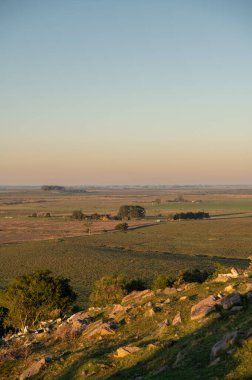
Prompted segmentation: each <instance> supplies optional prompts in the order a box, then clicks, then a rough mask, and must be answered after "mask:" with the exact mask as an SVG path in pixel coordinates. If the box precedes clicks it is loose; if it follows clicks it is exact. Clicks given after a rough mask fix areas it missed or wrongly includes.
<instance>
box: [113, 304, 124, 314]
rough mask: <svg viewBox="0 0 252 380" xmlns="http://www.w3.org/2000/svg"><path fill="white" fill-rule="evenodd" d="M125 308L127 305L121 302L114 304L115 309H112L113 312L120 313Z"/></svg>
mask: <svg viewBox="0 0 252 380" xmlns="http://www.w3.org/2000/svg"><path fill="white" fill-rule="evenodd" d="M124 310H125V307H124V306H122V305H120V304H119V303H118V304H115V305H114V306H113V309H112V311H111V314H117V313H120V312H121V311H124Z"/></svg>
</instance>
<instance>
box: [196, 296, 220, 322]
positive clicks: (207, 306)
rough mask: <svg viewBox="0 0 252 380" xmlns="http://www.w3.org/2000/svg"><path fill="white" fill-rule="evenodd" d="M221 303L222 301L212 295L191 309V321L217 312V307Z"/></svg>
mask: <svg viewBox="0 0 252 380" xmlns="http://www.w3.org/2000/svg"><path fill="white" fill-rule="evenodd" d="M219 303H220V300H218V299H216V297H215V296H213V295H211V296H209V297H207V298H205V299H203V300H202V301H200V302H198V303H197V304H196V305H193V306H192V308H191V320H194V319H199V318H203V317H205V316H206V315H208V314H210V313H212V312H213V311H215V310H216V305H218V304H219Z"/></svg>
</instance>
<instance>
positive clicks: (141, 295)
mask: <svg viewBox="0 0 252 380" xmlns="http://www.w3.org/2000/svg"><path fill="white" fill-rule="evenodd" d="M154 295H155V294H154V292H153V291H152V290H150V289H146V290H142V291H134V292H132V293H130V294H128V295H127V296H125V297H124V298H123V299H122V305H125V304H127V303H135V302H141V301H144V300H145V299H146V298H150V297H153V296H154Z"/></svg>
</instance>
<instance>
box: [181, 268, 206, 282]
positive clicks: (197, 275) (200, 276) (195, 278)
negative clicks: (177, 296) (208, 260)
mask: <svg viewBox="0 0 252 380" xmlns="http://www.w3.org/2000/svg"><path fill="white" fill-rule="evenodd" d="M209 275H210V273H209V272H207V271H202V270H199V269H192V270H189V269H188V270H186V271H184V272H182V273H180V275H179V276H178V279H177V283H178V284H179V283H183V282H198V283H200V284H201V283H202V282H204V281H206V279H207V278H208V277H209Z"/></svg>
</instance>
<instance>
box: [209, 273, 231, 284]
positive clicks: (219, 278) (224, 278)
mask: <svg viewBox="0 0 252 380" xmlns="http://www.w3.org/2000/svg"><path fill="white" fill-rule="evenodd" d="M228 280H230V277H229V276H228V275H227V274H224V273H219V274H218V276H217V277H216V278H214V279H213V282H227V281H228Z"/></svg>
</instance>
